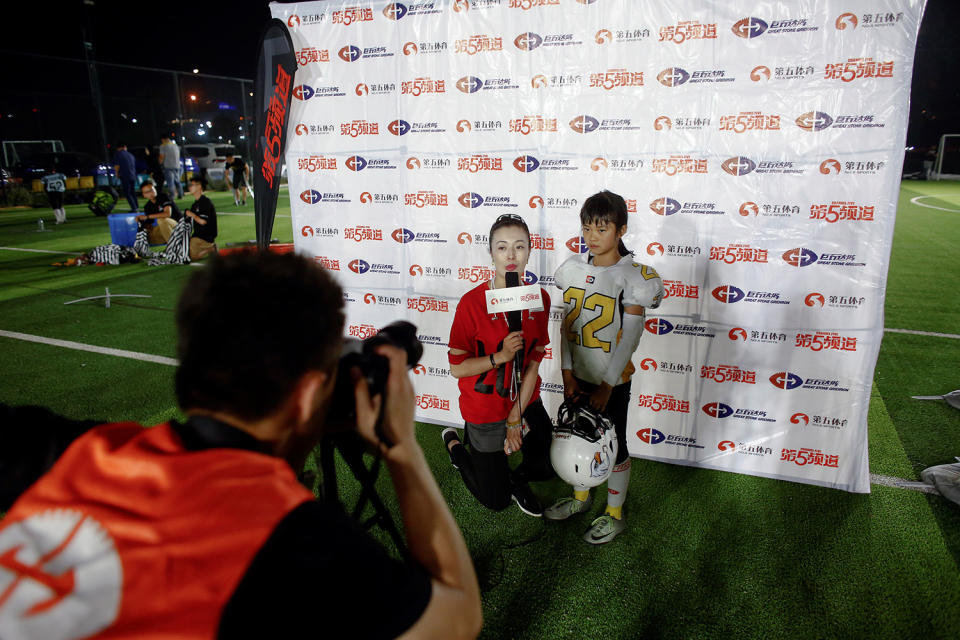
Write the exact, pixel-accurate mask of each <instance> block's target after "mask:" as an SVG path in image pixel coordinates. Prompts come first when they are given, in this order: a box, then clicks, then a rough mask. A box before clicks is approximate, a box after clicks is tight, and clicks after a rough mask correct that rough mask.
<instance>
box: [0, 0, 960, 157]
mask: <svg viewBox="0 0 960 640" xmlns="http://www.w3.org/2000/svg"><path fill="white" fill-rule="evenodd" d="M88 1H89V0H88ZM718 1H721V0H718ZM269 17H270V16H269V9H268V6H267V3H266V2H263V3H262V4H259V5H257V4H255V3H252V2H242V3H238V2H229V1H221V2H190V3H185V2H175V1H167V2H162V1H156V0H155V1H153V2H131V1H129V0H125V1H122V2H121V1H118V0H95V2H94V5H93V6H92V7H90V6H86V5H84V3H83V0H66V1H61V2H57V3H50V4H48V5H43V8H42V13H41V10H37V9H35V8H34V7H33V6H30V5H27V4H26V3H17V6H16V7H15V8H13V7H10V6H9V5H8V6H5V7H4V22H5V26H6V27H7V28H5V29H4V39H3V41H2V42H0V51H5V52H30V53H37V54H44V55H51V56H62V57H69V58H76V59H82V58H83V46H82V37H81V28H82V26H83V25H85V24H88V25H90V27H89V28H90V37H91V39H92V41H93V43H94V45H95V55H96V58H97V59H98V60H101V61H104V62H116V63H124V64H134V65H140V66H146V67H159V68H163V69H178V70H183V71H189V70H191V69H193V68H195V67H196V68H199V69H200V71H201V72H202V73H209V74H217V75H226V76H236V77H243V78H250V79H252V78H253V69H254V65H255V63H256V56H257V51H256V49H257V43H258V39H259V36H260V31H261V29H262V27H263V25H264V23H265V22H266V21H267V20H268V19H269ZM18 21H22V23H23V24H24V25H28V26H26V27H25V28H23V29H17V28H11V27H13V26H14V25H15V24H17V22H18ZM957 25H960V1H958V0H928V2H927V9H926V13H925V15H924V20H923V25H922V27H921V30H920V38H919V43H918V47H917V55H916V61H915V66H914V75H913V89H912V99H911V113H910V127H909V130H908V138H907V143H908V145H916V146H927V145H933V144H935V143H936V141H937V140H938V139H939V137H940V135H941V134H943V133H958V132H960V83H958V77H957V70H958V66H960V65H958V60H960V39H958V37H957V35H956V26H957ZM38 33H39V34H41V35H40V37H38V36H37V34H38ZM5 57H6V56H5ZM15 59H16V60H17V62H16V63H15V64H17V65H23V64H24V63H25V61H26V63H28V64H29V61H30V59H28V58H24V57H22V56H16V57H15ZM48 64H49V65H50V67H48V70H47V71H46V74H47V76H48V77H49V80H50V81H51V82H56V78H57V75H58V74H57V71H56V69H57V66H56V63H55V62H52V61H51V62H49V63H48ZM71 75H77V74H76V73H71ZM5 93H8V89H7V88H6V87H5V88H3V89H0V98H2V95H3V94H5Z"/></svg>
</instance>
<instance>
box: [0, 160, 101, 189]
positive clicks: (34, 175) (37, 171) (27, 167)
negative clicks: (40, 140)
mask: <svg viewBox="0 0 960 640" xmlns="http://www.w3.org/2000/svg"><path fill="white" fill-rule="evenodd" d="M50 169H56V170H57V171H59V172H60V173H62V174H63V175H64V176H66V177H67V178H80V177H82V176H92V177H93V181H94V184H95V185H101V184H114V183H116V182H117V180H116V174H115V173H114V170H113V165H111V164H110V163H108V162H102V161H100V160H97V159H96V158H95V157H94V156H92V155H90V154H89V153H80V152H76V151H62V152H57V153H37V154H34V155H31V156H30V157H28V158H25V159H23V160H22V161H20V162H18V163H17V164H16V165H15V166H14V167H13V168H12V169H11V171H10V173H11V174H12V176H13V181H14V182H20V183H22V184H23V185H24V186H25V187H27V188H30V186H31V184H32V182H33V181H34V180H39V179H40V178H42V177H43V176H45V175H46V174H47V172H49V171H50Z"/></svg>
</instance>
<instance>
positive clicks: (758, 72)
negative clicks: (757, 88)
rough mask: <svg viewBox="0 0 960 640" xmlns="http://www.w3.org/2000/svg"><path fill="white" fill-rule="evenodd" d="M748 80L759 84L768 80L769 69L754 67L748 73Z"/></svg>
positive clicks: (762, 66)
mask: <svg viewBox="0 0 960 640" xmlns="http://www.w3.org/2000/svg"><path fill="white" fill-rule="evenodd" d="M750 79H751V80H753V81H754V82H760V81H761V80H769V79H770V67H767V66H764V65H760V66H759V67H754V68H753V69H752V70H751V71H750Z"/></svg>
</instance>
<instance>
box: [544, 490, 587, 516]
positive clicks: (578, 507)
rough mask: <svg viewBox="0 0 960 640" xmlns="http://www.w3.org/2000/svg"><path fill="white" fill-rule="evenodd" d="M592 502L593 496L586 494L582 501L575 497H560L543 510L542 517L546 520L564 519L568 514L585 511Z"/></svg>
mask: <svg viewBox="0 0 960 640" xmlns="http://www.w3.org/2000/svg"><path fill="white" fill-rule="evenodd" d="M592 502H593V496H589V495H588V496H587V499H586V500H584V501H582V502H581V501H580V500H577V499H576V498H561V499H560V500H559V501H558V502H556V503H554V504H553V505H551V506H549V507H547V508H546V509H544V510H543V517H544V518H546V519H547V520H566V519H567V518H569V517H570V516H572V515H574V514H577V513H580V512H581V511H586V510H587V509H589V508H590V505H591V503H592Z"/></svg>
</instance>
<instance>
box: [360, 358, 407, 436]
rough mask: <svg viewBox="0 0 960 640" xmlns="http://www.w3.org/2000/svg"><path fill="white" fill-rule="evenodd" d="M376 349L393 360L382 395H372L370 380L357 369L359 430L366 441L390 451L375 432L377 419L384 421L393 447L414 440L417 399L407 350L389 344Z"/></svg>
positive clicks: (385, 433)
mask: <svg viewBox="0 0 960 640" xmlns="http://www.w3.org/2000/svg"><path fill="white" fill-rule="evenodd" d="M376 351H377V353H378V354H380V355H382V356H384V357H386V358H387V360H389V362H390V375H389V376H388V377H387V384H386V389H385V393H384V394H383V395H378V396H375V397H373V398H371V397H370V389H369V388H368V386H367V381H366V379H364V377H363V376H362V375H361V374H360V371H359V370H357V369H354V370H353V371H351V375H353V385H354V397H355V398H356V403H357V404H356V408H357V431H358V432H359V433H360V435H361V436H363V438H364V439H365V440H367V442H369V443H370V444H372V445H374V446H376V447H378V448H380V449H381V450H382V451H384V452H386V451H387V450H389V448H388V447H387V443H385V442H383V440H381V439H380V438H379V437H378V436H377V434H376V425H377V420H378V419H379V420H382V421H383V423H382V428H383V433H384V435H385V436H386V437H387V438H388V439H389V440H390V443H391V444H392V445H393V446H397V445H402V444H404V443H408V442H410V441H413V442H415V439H414V436H413V414H414V409H415V405H416V398H415V396H414V393H413V385H412V384H411V383H410V376H409V374H408V373H407V366H406V363H407V356H406V353H405V352H404V351H403V350H402V349H398V348H397V347H393V346H389V345H381V346H379V347H377V350H376Z"/></svg>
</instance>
